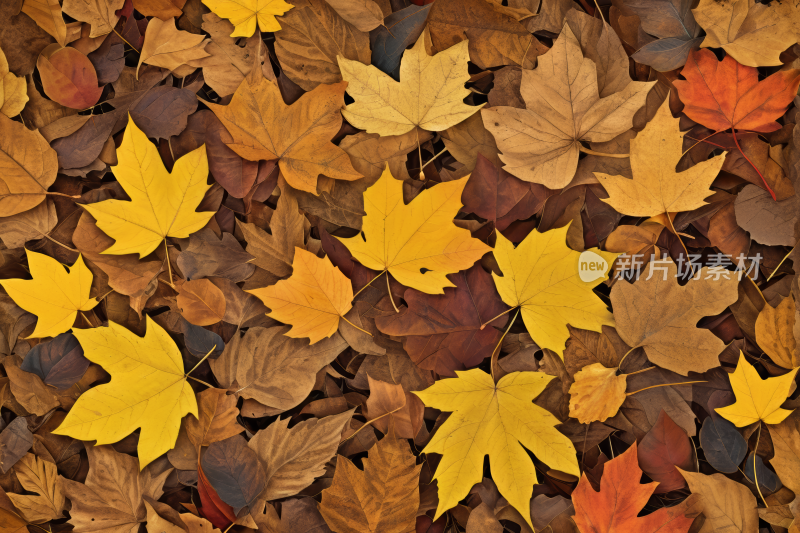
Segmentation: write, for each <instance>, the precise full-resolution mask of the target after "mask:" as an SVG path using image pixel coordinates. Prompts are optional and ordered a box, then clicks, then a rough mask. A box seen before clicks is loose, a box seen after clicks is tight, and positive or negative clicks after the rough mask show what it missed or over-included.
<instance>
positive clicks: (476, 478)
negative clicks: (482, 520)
mask: <svg viewBox="0 0 800 533" xmlns="http://www.w3.org/2000/svg"><path fill="white" fill-rule="evenodd" d="M456 375H457V376H458V377H456V378H451V379H442V380H439V381H437V382H436V383H434V384H433V385H432V386H431V387H428V388H427V389H425V390H424V391H421V392H414V394H416V395H417V396H419V398H420V399H421V400H422V402H423V403H424V404H425V405H426V406H428V407H433V408H434V409H439V410H441V411H448V412H452V413H453V414H451V415H450V417H449V418H448V419H447V420H446V421H445V423H444V424H442V426H441V427H440V428H439V429H438V430H437V431H436V433H434V435H433V438H432V439H431V441H430V442H429V443H428V445H427V446H425V449H424V450H422V452H423V453H439V454H442V460H441V461H440V462H439V466H438V468H437V469H436V474H435V475H434V476H433V479H434V480H437V481H438V486H439V506H438V508H437V509H436V516H435V517H434V520H436V519H437V518H439V516H441V515H442V513H444V512H445V511H446V510H448V509H450V508H452V507H455V506H456V505H457V504H458V502H459V501H461V500H462V499H463V498H464V497H465V496H466V495H467V493H469V490H470V489H471V488H472V487H473V485H475V484H476V483H480V482H481V480H482V479H483V458H484V456H486V455H488V456H489V462H490V464H491V469H492V479H493V480H494V482H495V483H496V484H497V488H498V489H499V490H500V494H501V495H502V496H503V497H504V498H505V499H506V500H508V502H509V503H510V504H511V505H513V506H514V508H515V509H516V510H517V511H519V513H520V514H521V515H522V516H523V517H524V518H525V520H526V521H527V522H528V524H529V525H531V527H532V524H531V512H530V500H531V494H532V493H533V485H534V484H536V483H537V479H536V469H535V468H534V466H533V461H531V459H530V457H528V454H527V452H526V451H525V448H527V449H528V450H530V451H531V452H533V454H534V455H535V456H536V457H537V458H538V459H539V460H541V461H542V462H544V463H545V464H546V465H547V466H549V467H550V468H552V469H554V470H560V471H562V472H566V473H567V474H572V475H574V476H580V470H579V469H578V462H577V459H576V453H575V447H574V446H573V445H572V442H571V441H570V440H569V439H568V438H567V437H566V436H564V435H562V434H561V433H559V432H558V431H557V430H556V429H555V426H556V425H558V424H560V423H561V422H559V420H558V419H557V418H556V417H554V416H553V415H552V414H550V413H549V412H548V411H546V410H544V409H542V408H541V407H539V406H538V405H535V404H533V403H532V402H533V399H534V398H536V397H537V396H538V395H539V394H541V392H542V391H543V390H544V388H545V387H546V386H547V383H548V382H549V381H550V380H551V379H553V377H554V376H549V375H547V374H544V373H542V372H514V373H511V374H507V375H505V376H503V378H502V379H500V381H499V382H498V383H497V384H495V383H494V381H493V380H492V377H491V376H490V375H489V374H487V373H486V372H484V371H483V370H480V369H477V368H475V369H472V370H467V371H463V372H459V371H456ZM523 446H524V447H525V448H523Z"/></svg>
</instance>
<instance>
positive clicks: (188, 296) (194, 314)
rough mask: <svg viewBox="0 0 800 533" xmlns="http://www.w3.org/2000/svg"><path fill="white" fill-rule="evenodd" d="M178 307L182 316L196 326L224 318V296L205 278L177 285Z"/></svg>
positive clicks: (206, 324) (208, 324)
mask: <svg viewBox="0 0 800 533" xmlns="http://www.w3.org/2000/svg"><path fill="white" fill-rule="evenodd" d="M178 308H180V310H181V314H182V315H183V318H185V319H186V320H187V321H189V322H190V323H192V324H195V325H197V326H210V325H211V324H216V323H217V322H220V321H221V320H222V319H223V318H225V296H223V294H222V291H221V290H219V289H218V288H217V286H216V285H214V284H213V283H211V281H209V280H207V279H195V280H192V281H187V282H185V283H183V284H181V285H180V286H178Z"/></svg>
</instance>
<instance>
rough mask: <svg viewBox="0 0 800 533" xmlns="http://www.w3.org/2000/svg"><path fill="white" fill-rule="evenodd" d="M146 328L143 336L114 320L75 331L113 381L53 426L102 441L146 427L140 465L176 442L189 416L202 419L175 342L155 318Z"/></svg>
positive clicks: (83, 398) (88, 354)
mask: <svg viewBox="0 0 800 533" xmlns="http://www.w3.org/2000/svg"><path fill="white" fill-rule="evenodd" d="M145 327H146V328H147V329H146V332H145V336H144V337H143V338H142V337H139V336H137V335H136V334H135V333H133V332H131V331H129V330H127V329H126V328H124V327H123V326H121V325H119V324H116V323H114V322H112V321H109V322H108V327H103V328H94V329H78V330H75V331H74V332H73V333H74V335H75V336H76V337H77V338H78V342H80V343H81V347H82V348H83V352H84V355H85V356H86V358H87V359H89V360H90V361H91V362H93V363H97V364H98V365H100V366H102V367H103V368H104V369H105V371H106V372H108V373H109V374H111V382H110V383H107V384H103V385H98V386H97V387H94V388H91V389H89V390H88V391H86V392H84V393H83V394H81V396H80V398H78V401H77V402H76V403H75V405H74V406H73V407H72V409H70V411H69V412H68V413H67V416H66V418H65V419H64V421H63V422H62V423H61V425H60V426H58V428H56V429H55V430H53V433H55V434H57V435H68V436H70V437H72V438H74V439H80V440H85V441H91V440H96V441H97V443H96V444H97V445H100V444H111V443H114V442H118V441H120V440H122V439H124V438H125V437H127V436H128V435H130V434H131V433H133V432H134V431H135V430H136V429H139V428H141V433H140V434H139V447H138V451H139V468H140V469H141V468H144V467H145V466H147V465H148V464H149V463H151V462H152V461H153V460H155V459H156V458H158V457H159V456H160V455H162V454H164V453H166V452H167V451H169V450H171V449H172V448H173V447H174V446H175V440H176V439H177V438H178V430H179V429H180V425H181V419H182V418H183V417H184V416H185V415H187V414H189V413H191V414H193V415H194V416H195V417H197V401H196V400H195V397H194V391H192V387H191V386H190V385H189V383H188V382H187V379H186V375H185V372H184V368H183V358H182V357H181V352H180V350H179V349H178V347H177V346H176V345H175V341H173V340H172V339H171V338H170V336H169V334H168V333H167V332H166V331H164V329H163V328H162V327H161V326H159V325H158V324H157V323H155V322H154V321H153V320H152V319H151V318H150V317H149V316H148V317H147V318H146V326H145Z"/></svg>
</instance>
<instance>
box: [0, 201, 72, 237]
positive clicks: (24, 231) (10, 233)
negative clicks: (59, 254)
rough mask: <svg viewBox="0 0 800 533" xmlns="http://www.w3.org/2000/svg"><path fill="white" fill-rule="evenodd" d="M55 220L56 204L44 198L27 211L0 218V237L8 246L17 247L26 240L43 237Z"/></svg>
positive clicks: (54, 224)
mask: <svg viewBox="0 0 800 533" xmlns="http://www.w3.org/2000/svg"><path fill="white" fill-rule="evenodd" d="M57 222H58V216H57V215H56V206H55V204H54V203H53V201H52V200H46V201H44V202H42V203H40V204H39V205H37V206H36V207H34V208H33V209H29V210H28V211H23V212H22V213H17V214H16V215H12V216H10V217H2V218H0V239H2V240H3V244H5V245H6V246H7V247H8V248H19V247H21V246H24V245H25V243H26V242H27V241H30V240H33V239H41V238H44V237H45V236H46V235H47V234H49V233H50V232H51V231H52V230H53V228H55V226H56V223H57Z"/></svg>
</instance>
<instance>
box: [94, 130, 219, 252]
mask: <svg viewBox="0 0 800 533" xmlns="http://www.w3.org/2000/svg"><path fill="white" fill-rule="evenodd" d="M117 160H118V164H117V166H115V167H113V168H114V176H115V177H116V178H117V181H119V184H120V185H121V186H122V188H123V189H125V192H126V193H128V196H130V198H131V201H130V202H128V201H123V200H105V201H102V202H98V203H96V204H88V205H84V206H83V207H84V208H85V209H86V210H87V211H89V213H90V214H91V215H92V216H93V217H94V218H95V219H96V220H97V227H98V228H100V229H101V230H103V231H104V232H105V233H106V234H107V235H108V236H109V237H111V238H112V239H114V240H115V241H116V242H115V243H114V244H113V245H111V247H109V248H108V249H107V250H105V251H103V253H104V254H115V255H123V254H131V253H138V254H139V258H140V259H141V258H142V257H144V256H146V255H147V254H149V253H150V252H152V251H153V250H155V249H156V248H157V247H158V245H159V244H161V242H162V241H164V239H166V238H167V237H176V238H179V239H182V238H186V237H188V236H189V235H190V234H192V233H194V232H195V231H198V230H200V229H202V228H203V226H205V225H206V224H207V223H208V220H209V219H210V218H211V217H212V216H214V212H213V211H203V212H200V213H198V212H197V211H195V210H196V209H197V206H198V205H200V202H201V201H202V200H203V196H204V195H205V193H206V191H207V190H208V189H209V188H210V187H211V186H210V185H208V184H207V181H208V158H207V157H206V147H205V145H203V146H201V147H200V148H197V149H196V150H192V151H191V152H189V153H188V154H186V155H185V156H183V157H181V158H180V159H178V160H177V161H175V166H174V167H173V168H172V173H169V172H167V169H166V168H165V167H164V163H163V162H162V161H161V156H160V155H159V154H158V149H157V148H156V147H155V145H153V143H151V142H150V141H149V140H148V139H147V135H145V134H144V132H142V130H140V129H139V127H138V126H137V125H136V124H135V123H134V122H133V119H132V118H131V117H130V115H128V126H127V128H125V136H124V137H123V139H122V144H121V145H120V146H119V148H117Z"/></svg>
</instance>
